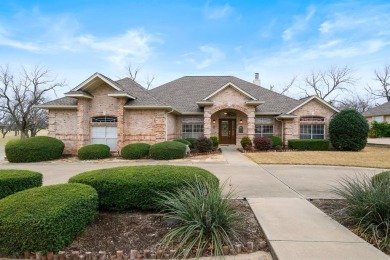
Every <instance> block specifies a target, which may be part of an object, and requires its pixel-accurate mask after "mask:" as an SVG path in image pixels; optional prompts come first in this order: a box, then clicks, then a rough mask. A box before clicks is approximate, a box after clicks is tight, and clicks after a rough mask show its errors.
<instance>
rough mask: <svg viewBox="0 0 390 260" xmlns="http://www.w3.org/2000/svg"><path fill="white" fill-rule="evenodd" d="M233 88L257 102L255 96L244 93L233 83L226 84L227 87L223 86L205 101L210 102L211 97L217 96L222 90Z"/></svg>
mask: <svg viewBox="0 0 390 260" xmlns="http://www.w3.org/2000/svg"><path fill="white" fill-rule="evenodd" d="M229 86H231V87H233V88H234V89H236V90H237V91H239V92H241V93H242V94H244V95H245V96H247V97H249V98H251V99H252V100H256V101H257V98H255V97H254V96H252V95H251V94H249V93H248V92H246V91H244V90H243V89H241V88H239V87H237V86H236V85H234V84H233V83H231V82H228V83H226V84H225V85H223V86H222V87H220V88H219V89H217V90H216V91H214V92H213V93H211V94H210V95H209V96H207V97H205V98H204V99H203V100H208V99H210V98H211V97H213V96H215V95H216V94H218V93H219V92H221V91H222V90H224V89H225V88H227V87H229Z"/></svg>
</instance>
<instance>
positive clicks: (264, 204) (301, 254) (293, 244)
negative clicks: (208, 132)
mask: <svg viewBox="0 0 390 260" xmlns="http://www.w3.org/2000/svg"><path fill="white" fill-rule="evenodd" d="M222 149H223V152H224V155H225V158H226V160H227V162H228V164H229V169H232V170H236V171H237V176H235V177H232V179H233V180H234V179H235V178H241V180H243V179H245V178H243V176H242V174H248V173H249V172H251V171H254V172H257V176H258V178H256V179H254V178H251V180H248V181H251V182H252V183H253V185H254V186H257V187H258V189H264V190H263V192H260V193H257V194H256V195H257V196H258V197H254V196H251V195H252V194H247V195H248V197H249V199H248V201H249V204H250V205H251V207H252V210H253V212H254V213H255V215H256V217H257V219H258V221H259V223H260V224H261V227H262V229H263V231H264V233H265V235H266V236H267V239H268V241H269V243H270V247H271V250H272V254H273V256H274V258H275V259H281V260H284V259H286V260H287V259H288V260H292V259H300V260H302V259H340V260H341V259H351V260H358V259H362V260H363V259H389V257H388V256H387V255H385V254H384V253H382V252H381V251H380V250H378V249H376V248H375V247H373V246H372V245H370V244H369V243H367V242H365V241H364V240H362V239H360V238H359V237H358V236H356V235H354V234H353V233H352V232H351V231H349V230H348V229H346V228H344V227H343V226H341V225H340V224H338V223H337V222H336V221H334V220H333V219H331V218H330V217H328V216H327V215H326V214H325V213H323V212H322V211H320V210H319V209H317V208H316V207H315V206H313V205H312V204H311V203H310V202H308V201H307V200H306V199H305V198H304V196H303V195H302V193H301V192H297V191H295V190H294V189H293V188H291V187H290V186H289V185H287V184H286V183H284V182H283V181H282V180H280V179H279V178H277V176H275V175H273V174H272V173H271V171H272V166H262V167H259V166H258V165H256V164H255V163H253V162H252V161H250V160H249V159H248V158H246V157H245V156H244V155H242V154H241V153H238V152H237V151H235V149H234V148H231V147H224V148H222ZM266 168H268V170H266ZM210 170H211V169H210ZM212 170H214V171H215V170H216V169H212ZM274 170H275V169H274ZM274 172H275V171H274ZM220 174H221V173H220Z"/></svg>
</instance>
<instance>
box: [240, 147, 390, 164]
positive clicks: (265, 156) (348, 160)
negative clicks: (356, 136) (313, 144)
mask: <svg viewBox="0 0 390 260" xmlns="http://www.w3.org/2000/svg"><path fill="white" fill-rule="evenodd" d="M246 156H248V157H249V158H250V159H252V160H253V161H254V162H256V163H259V164H304V165H334V166H357V167H370V168H383V169H389V168H390V160H389V158H390V149H389V148H382V147H366V148H364V149H363V150H362V151H360V152H340V151H303V152H300V151H291V152H260V153H247V154H246Z"/></svg>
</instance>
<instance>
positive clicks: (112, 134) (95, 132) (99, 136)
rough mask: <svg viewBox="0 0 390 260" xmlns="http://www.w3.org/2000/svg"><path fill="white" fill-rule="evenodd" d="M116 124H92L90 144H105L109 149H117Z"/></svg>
mask: <svg viewBox="0 0 390 260" xmlns="http://www.w3.org/2000/svg"><path fill="white" fill-rule="evenodd" d="M117 138H118V134H117V127H116V126H93V127H92V130H91V143H92V144H106V145H108V146H109V147H110V150H111V151H116V150H117V141H118V139H117Z"/></svg>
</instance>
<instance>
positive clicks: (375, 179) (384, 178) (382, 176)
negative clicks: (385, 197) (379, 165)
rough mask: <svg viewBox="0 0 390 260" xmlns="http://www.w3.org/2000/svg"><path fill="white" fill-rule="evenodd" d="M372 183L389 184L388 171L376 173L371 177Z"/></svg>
mask: <svg viewBox="0 0 390 260" xmlns="http://www.w3.org/2000/svg"><path fill="white" fill-rule="evenodd" d="M371 181H372V184H373V185H377V184H383V185H390V171H386V172H381V173H378V174H376V175H374V176H372V178H371Z"/></svg>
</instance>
